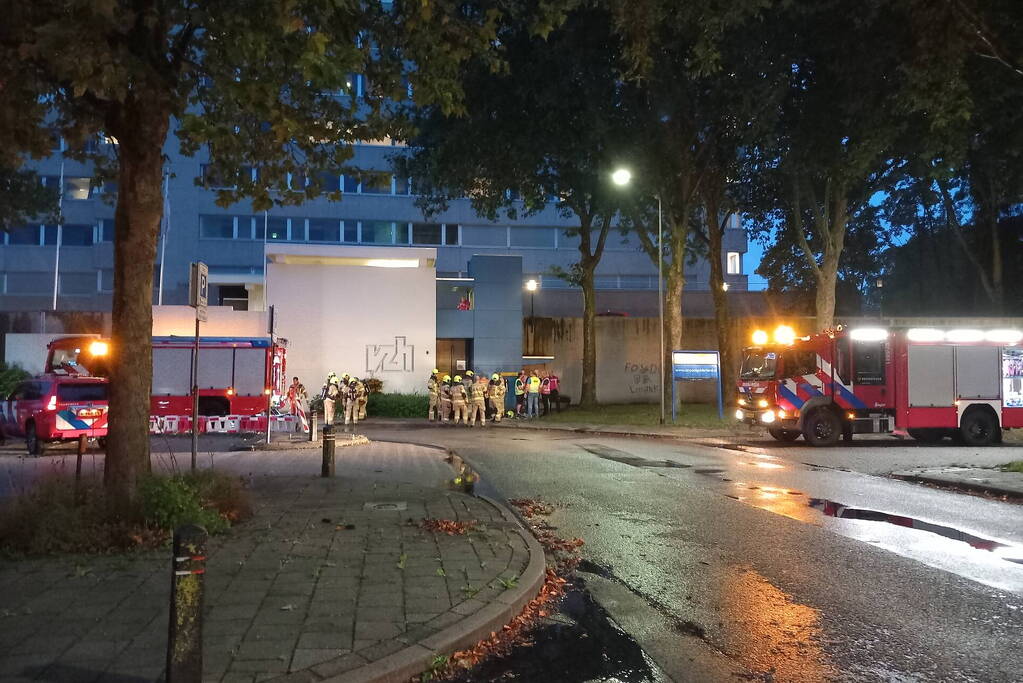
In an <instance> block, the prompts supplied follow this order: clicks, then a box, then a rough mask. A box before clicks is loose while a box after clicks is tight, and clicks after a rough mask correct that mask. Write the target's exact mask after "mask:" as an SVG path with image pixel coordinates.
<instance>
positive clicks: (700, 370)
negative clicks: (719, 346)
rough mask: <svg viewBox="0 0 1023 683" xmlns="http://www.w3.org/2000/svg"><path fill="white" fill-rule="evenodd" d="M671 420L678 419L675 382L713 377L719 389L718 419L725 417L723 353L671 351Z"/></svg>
mask: <svg viewBox="0 0 1023 683" xmlns="http://www.w3.org/2000/svg"><path fill="white" fill-rule="evenodd" d="M671 379H672V382H671V421H672V422H674V421H675V419H676V410H677V408H676V403H675V383H676V382H686V381H690V380H697V379H712V380H715V381H716V384H717V389H718V419H721V420H723V419H725V407H724V404H723V401H722V390H721V355H720V354H719V353H718V352H717V351H672V352H671Z"/></svg>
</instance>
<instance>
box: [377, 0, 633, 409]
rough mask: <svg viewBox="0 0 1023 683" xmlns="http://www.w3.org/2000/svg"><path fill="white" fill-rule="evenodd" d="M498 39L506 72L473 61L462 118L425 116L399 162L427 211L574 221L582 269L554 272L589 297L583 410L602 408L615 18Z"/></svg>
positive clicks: (621, 123) (615, 100) (434, 112)
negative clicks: (600, 315) (463, 200)
mask: <svg viewBox="0 0 1023 683" xmlns="http://www.w3.org/2000/svg"><path fill="white" fill-rule="evenodd" d="M500 39H501V43H502V45H504V46H505V50H506V51H505V59H506V63H507V68H506V70H504V71H503V72H502V73H500V74H493V73H492V72H491V70H490V69H489V68H487V65H486V64H484V63H482V62H479V61H476V62H472V63H469V64H467V65H466V67H465V69H464V70H463V75H462V79H463V87H464V89H465V90H466V91H468V92H472V93H474V98H473V99H472V101H470V102H467V103H466V111H465V112H464V115H460V116H449V115H445V114H444V112H442V111H440V110H438V109H437V108H436V107H432V108H429V109H426V110H424V111H421V112H420V114H419V117H418V119H417V121H416V127H417V128H418V134H417V136H416V138H415V141H414V146H413V151H412V154H411V156H410V157H407V158H399V159H398V160H397V161H398V163H399V165H400V166H401V167H402V168H403V169H404V172H406V173H407V174H408V175H409V176H410V177H412V178H413V179H414V181H415V184H416V190H417V192H419V193H421V195H422V196H421V198H420V201H419V203H420V206H422V207H423V208H424V210H425V211H426V212H427V213H429V214H433V213H436V212H438V211H441V210H443V209H446V208H447V205H448V202H449V201H450V200H451V199H455V198H458V197H463V196H468V197H469V198H470V199H471V201H472V204H473V207H474V208H475V209H476V211H477V212H479V213H480V214H482V215H484V216H487V217H488V218H490V219H491V220H496V219H498V218H499V217H500V215H501V214H506V215H508V216H510V217H515V216H517V215H531V214H534V213H536V212H538V211H541V210H543V209H544V208H545V207H548V206H551V205H552V204H553V205H554V206H555V207H556V208H557V210H558V212H559V213H560V214H561V216H563V217H564V218H574V219H575V221H576V224H575V225H574V226H573V227H571V228H569V229H567V230H566V231H565V233H566V236H568V237H570V238H572V239H574V240H576V248H577V250H578V253H579V257H578V260H577V261H576V262H575V263H574V264H572V266H571V267H570V268H569V269H567V270H564V269H557V270H555V273H554V274H555V275H557V276H558V277H560V278H563V279H565V280H566V281H568V282H570V283H571V284H573V285H576V286H578V287H580V288H581V289H582V294H583V366H582V367H583V372H582V393H581V396H580V404H581V405H583V406H587V407H589V406H592V405H594V404H595V403H596V400H597V394H596V341H595V340H596V290H595V276H596V269H597V266H598V265H599V263H600V260H601V257H602V256H603V253H604V247H605V245H606V243H607V239H608V235H609V233H610V231H611V229H612V222H613V220H614V217H615V214H616V213H617V211H618V204H619V202H620V200H621V199H622V197H621V195H620V194H619V193H615V192H613V191H612V190H611V189H610V188H609V187H608V186H609V173H610V171H611V164H612V160H613V159H614V158H615V157H616V151H615V150H616V149H620V148H621V147H622V146H623V145H625V144H626V142H625V137H626V136H627V135H628V131H629V125H628V122H627V121H626V119H625V117H624V111H623V109H622V108H621V106H620V79H619V78H618V70H617V69H618V65H617V59H618V58H619V56H620V54H621V52H620V46H619V44H618V41H617V40H616V38H615V37H614V35H613V34H612V32H611V23H610V16H609V15H608V14H607V13H606V12H603V11H601V10H595V9H580V10H577V11H575V12H573V13H571V14H570V15H569V16H568V18H567V19H566V22H565V24H564V25H563V26H562V27H560V28H559V29H557V30H555V31H554V32H553V33H552V34H551V35H550V36H549V37H547V38H546V39H545V38H543V37H539V36H536V35H535V34H532V33H531V32H529V31H527V30H525V29H524V28H516V27H509V28H508V30H507V31H506V32H504V33H502V34H501V35H500ZM538 74H541V75H542V77H540V78H538V77H537V75H538ZM512 197H515V198H516V199H514V200H513V199H512Z"/></svg>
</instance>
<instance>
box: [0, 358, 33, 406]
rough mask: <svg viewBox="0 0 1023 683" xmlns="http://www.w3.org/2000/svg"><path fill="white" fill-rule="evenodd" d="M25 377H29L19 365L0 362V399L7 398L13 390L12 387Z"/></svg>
mask: <svg viewBox="0 0 1023 683" xmlns="http://www.w3.org/2000/svg"><path fill="white" fill-rule="evenodd" d="M27 377H29V373H27V372H25V371H24V370H22V369H21V367H20V366H18V365H8V364H7V363H0V399H5V398H7V396H8V395H10V393H11V392H12V391H14V387H16V386H18V383H19V382H21V381H22V380H23V379H25V378H27Z"/></svg>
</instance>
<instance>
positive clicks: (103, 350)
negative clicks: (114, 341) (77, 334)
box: [89, 341, 110, 356]
mask: <svg viewBox="0 0 1023 683" xmlns="http://www.w3.org/2000/svg"><path fill="white" fill-rule="evenodd" d="M108 351H110V345H109V344H107V343H106V342H102V341H94V342H92V343H91V344H89V353H91V354H92V355H94V356H105V355H107V352H108Z"/></svg>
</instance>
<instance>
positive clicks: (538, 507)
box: [508, 498, 554, 519]
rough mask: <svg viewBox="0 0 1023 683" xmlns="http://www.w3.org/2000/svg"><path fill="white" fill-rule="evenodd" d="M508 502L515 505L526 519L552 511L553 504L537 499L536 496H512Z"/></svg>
mask: <svg viewBox="0 0 1023 683" xmlns="http://www.w3.org/2000/svg"><path fill="white" fill-rule="evenodd" d="M508 502H509V503H511V504H512V505H514V506H515V507H517V508H518V509H519V512H521V513H522V516H523V517H525V518H526V519H530V518H532V517H536V516H538V515H543V516H546V515H549V514H551V513H552V512H554V506H553V505H550V504H548V503H544V502H542V501H539V500H537V499H536V498H512V499H511V500H509V501H508Z"/></svg>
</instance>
